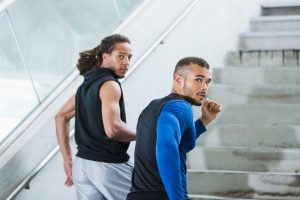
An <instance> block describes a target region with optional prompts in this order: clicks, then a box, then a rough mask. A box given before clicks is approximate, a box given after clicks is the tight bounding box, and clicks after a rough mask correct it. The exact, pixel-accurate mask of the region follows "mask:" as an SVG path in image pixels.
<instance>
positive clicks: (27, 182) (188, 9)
mask: <svg viewBox="0 0 300 200" xmlns="http://www.w3.org/2000/svg"><path fill="white" fill-rule="evenodd" d="M198 1H199V0H194V1H193V2H192V3H191V4H189V6H188V7H187V8H186V9H185V11H184V12H182V13H181V14H180V15H179V17H178V18H177V19H176V20H175V21H174V22H173V23H172V24H171V26H170V27H169V28H168V29H167V30H166V31H164V33H163V34H162V35H161V36H160V37H159V38H158V39H157V40H156V41H155V42H154V43H153V45H151V47H149V48H148V50H147V51H146V52H145V53H144V54H143V55H142V56H141V57H140V58H139V59H138V60H137V61H136V63H135V64H134V65H133V66H132V67H131V70H129V71H128V72H127V76H126V77H125V78H124V79H122V80H121V82H124V81H125V80H127V78H128V77H129V76H130V75H131V74H132V73H133V71H134V70H136V69H137V67H138V66H139V65H141V63H142V62H143V61H144V60H145V59H146V57H147V56H148V55H149V54H150V53H151V52H152V51H153V50H154V49H155V48H156V47H157V46H158V45H159V44H160V42H161V41H162V40H164V39H165V38H166V37H167V36H168V35H169V33H170V32H171V31H172V30H173V29H174V28H175V27H176V26H177V25H178V24H179V22H181V20H182V19H183V18H184V17H185V16H186V15H187V14H188V12H189V11H190V10H191V9H192V8H194V7H195V5H196V4H197V3H198ZM148 2H149V1H147V2H146V3H148ZM141 7H144V6H143V5H141ZM135 14H136V13H135ZM129 18H130V17H129ZM132 19H134V18H132ZM125 23H127V24H128V21H127V22H125ZM120 26H121V27H125V26H124V25H122V24H121V25H120ZM73 136H74V128H73V129H72V130H71V133H70V135H69V138H72V137H73ZM58 151H59V145H57V146H56V147H55V148H54V149H53V150H52V151H51V152H50V153H49V154H48V155H47V157H46V158H45V159H44V160H43V161H42V162H41V163H40V164H39V165H38V166H37V167H36V168H35V169H34V170H33V171H32V172H31V173H30V174H29V175H28V176H27V177H26V178H25V179H24V181H22V183H21V184H20V185H19V186H18V187H17V188H16V189H15V190H14V191H13V192H12V193H11V195H10V196H9V197H8V198H7V200H10V199H12V198H14V197H15V196H16V195H17V194H18V193H19V192H20V191H21V190H22V189H23V188H25V187H28V186H29V183H30V181H31V180H32V178H33V177H34V176H36V175H37V173H39V172H40V170H41V169H42V168H44V167H45V165H46V164H47V163H48V162H49V161H50V160H51V159H52V158H53V157H54V155H55V154H56V153H57V152H58Z"/></svg>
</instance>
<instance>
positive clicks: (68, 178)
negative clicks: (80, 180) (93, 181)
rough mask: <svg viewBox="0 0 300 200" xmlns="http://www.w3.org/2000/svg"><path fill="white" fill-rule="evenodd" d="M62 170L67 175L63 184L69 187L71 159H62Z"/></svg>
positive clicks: (71, 183) (71, 180)
mask: <svg viewBox="0 0 300 200" xmlns="http://www.w3.org/2000/svg"><path fill="white" fill-rule="evenodd" d="M64 170H65V174H66V176H67V179H66V182H65V186H67V187H71V186H72V185H73V176H72V160H68V161H64Z"/></svg>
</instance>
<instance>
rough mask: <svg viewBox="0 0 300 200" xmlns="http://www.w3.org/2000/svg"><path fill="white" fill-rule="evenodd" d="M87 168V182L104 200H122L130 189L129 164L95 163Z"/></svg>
mask: <svg viewBox="0 0 300 200" xmlns="http://www.w3.org/2000/svg"><path fill="white" fill-rule="evenodd" d="M91 162H92V163H91V164H90V165H89V167H88V177H89V180H90V181H91V182H92V183H93V185H94V186H95V187H97V189H98V191H100V192H101V193H102V194H103V195H104V196H105V198H106V199H113V200H119V199H120V200H124V199H126V196H127V194H128V193H129V189H130V187H131V176H132V169H133V167H132V165H131V164H130V163H103V162H95V161H91Z"/></svg>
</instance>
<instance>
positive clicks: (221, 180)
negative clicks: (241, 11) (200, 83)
mask: <svg viewBox="0 0 300 200" xmlns="http://www.w3.org/2000/svg"><path fill="white" fill-rule="evenodd" d="M261 8H262V16H260V17H257V18H255V19H252V20H251V22H250V31H249V32H248V33H243V34H241V35H240V40H239V41H240V44H239V50H238V51H232V52H228V56H227V65H228V66H226V67H224V68H214V69H213V83H214V84H213V85H212V86H211V88H210V94H209V96H210V98H212V99H216V100H218V101H219V102H221V103H222V104H223V105H224V110H223V112H222V113H221V115H220V116H219V118H218V119H217V120H216V121H215V122H214V123H213V124H212V125H210V126H209V127H208V131H207V132H206V133H205V134H204V135H202V136H200V138H199V140H198V141H197V142H198V143H197V147H196V148H195V149H194V150H193V151H192V152H191V153H190V154H189V155H188V159H187V164H188V190H189V194H190V197H191V199H193V200H196V199H197V200H198V199H199V200H200V199H202V200H203V199H281V200H286V199H300V173H299V171H300V53H299V51H300V1H299V0H272V1H266V2H264V3H263V5H262V7H261ZM198 110H199V109H198ZM197 115H198V116H199V113H197Z"/></svg>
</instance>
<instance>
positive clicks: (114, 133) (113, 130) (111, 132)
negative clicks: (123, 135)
mask: <svg viewBox="0 0 300 200" xmlns="http://www.w3.org/2000/svg"><path fill="white" fill-rule="evenodd" d="M120 129H121V127H120V126H119V125H118V124H113V125H112V126H111V127H110V128H108V129H107V130H106V131H105V132H106V135H107V137H108V138H110V139H118V135H119V132H120Z"/></svg>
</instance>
